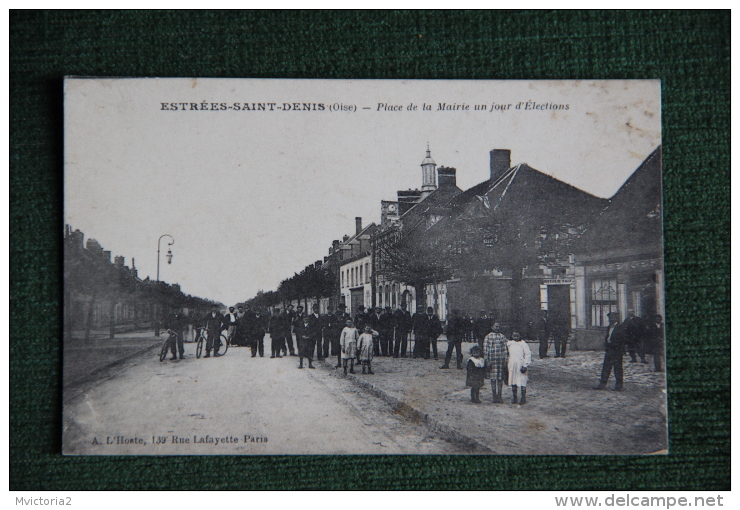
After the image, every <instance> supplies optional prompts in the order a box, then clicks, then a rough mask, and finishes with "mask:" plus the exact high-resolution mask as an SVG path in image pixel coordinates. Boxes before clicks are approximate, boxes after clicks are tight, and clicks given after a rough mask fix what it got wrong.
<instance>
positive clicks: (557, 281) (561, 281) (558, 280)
mask: <svg viewBox="0 0 740 510" xmlns="http://www.w3.org/2000/svg"><path fill="white" fill-rule="evenodd" d="M571 283H573V278H549V279H546V280H545V281H544V282H542V285H570V284H571Z"/></svg>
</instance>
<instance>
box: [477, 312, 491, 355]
mask: <svg viewBox="0 0 740 510" xmlns="http://www.w3.org/2000/svg"><path fill="white" fill-rule="evenodd" d="M492 326H493V321H492V320H491V319H490V317H488V314H487V313H486V311H485V310H481V312H480V315H479V316H478V318H477V319H475V321H474V322H473V338H474V339H475V341H476V342H478V347H480V349H481V351H483V340H485V339H486V335H487V334H488V333H490V332H491V327H492Z"/></svg>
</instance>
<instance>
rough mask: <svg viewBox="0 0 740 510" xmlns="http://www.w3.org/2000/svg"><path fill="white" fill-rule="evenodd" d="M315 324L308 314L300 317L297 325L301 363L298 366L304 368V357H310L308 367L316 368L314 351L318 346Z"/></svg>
mask: <svg viewBox="0 0 740 510" xmlns="http://www.w3.org/2000/svg"><path fill="white" fill-rule="evenodd" d="M312 329H313V326H312V325H311V321H310V319H309V317H308V316H305V317H303V318H302V319H300V322H299V323H298V326H297V327H296V330H295V331H296V338H297V340H298V356H299V358H298V360H299V362H300V364H299V365H298V368H303V358H307V359H308V368H315V367H314V366H313V363H312V360H313V351H314V348H315V347H316V337H315V333H314V331H313V330H312Z"/></svg>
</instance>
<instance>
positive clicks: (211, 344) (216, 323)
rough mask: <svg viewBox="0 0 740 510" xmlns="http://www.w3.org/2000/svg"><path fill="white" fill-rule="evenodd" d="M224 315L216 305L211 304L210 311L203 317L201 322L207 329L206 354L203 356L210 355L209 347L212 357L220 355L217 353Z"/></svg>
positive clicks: (208, 356) (207, 356)
mask: <svg viewBox="0 0 740 510" xmlns="http://www.w3.org/2000/svg"><path fill="white" fill-rule="evenodd" d="M223 320H224V317H223V315H221V312H219V311H218V305H212V306H211V311H210V312H209V313H208V315H206V316H205V317H204V318H203V324H204V326H205V328H206V330H207V331H208V337H207V338H206V355H205V356H203V357H204V358H210V357H211V349H213V357H214V358H217V357H219V356H220V354H219V353H218V345H219V343H220V342H221V327H222V326H223Z"/></svg>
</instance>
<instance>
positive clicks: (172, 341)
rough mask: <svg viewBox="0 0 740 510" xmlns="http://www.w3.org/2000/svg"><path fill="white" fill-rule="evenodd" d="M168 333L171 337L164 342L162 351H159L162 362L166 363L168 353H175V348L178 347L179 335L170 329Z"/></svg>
mask: <svg viewBox="0 0 740 510" xmlns="http://www.w3.org/2000/svg"><path fill="white" fill-rule="evenodd" d="M167 333H169V336H168V337H167V338H166V339H165V341H164V342H162V349H161V350H160V351H159V361H160V362H162V361H164V360H165V358H166V357H167V351H169V350H172V352H175V347H176V345H177V344H176V342H177V333H175V332H174V331H172V330H171V329H168V330H167Z"/></svg>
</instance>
